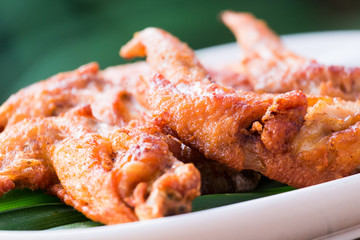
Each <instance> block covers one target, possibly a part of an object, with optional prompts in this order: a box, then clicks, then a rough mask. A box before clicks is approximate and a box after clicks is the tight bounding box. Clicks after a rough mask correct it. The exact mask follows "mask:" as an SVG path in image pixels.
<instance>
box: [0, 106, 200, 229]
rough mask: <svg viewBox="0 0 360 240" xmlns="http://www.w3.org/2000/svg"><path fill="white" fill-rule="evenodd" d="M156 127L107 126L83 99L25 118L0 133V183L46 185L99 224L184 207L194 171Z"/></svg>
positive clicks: (195, 182)
mask: <svg viewBox="0 0 360 240" xmlns="http://www.w3.org/2000/svg"><path fill="white" fill-rule="evenodd" d="M158 131H159V130H158V129H157V128H156V127H152V126H146V127H145V126H144V127H141V128H118V127H114V126H110V125H107V124H105V123H102V122H99V121H98V120H96V119H95V118H93V116H92V114H91V110H90V107H89V106H87V107H84V108H81V109H78V110H74V111H71V112H68V113H66V114H65V115H62V116H59V117H47V118H42V117H41V118H34V119H30V120H25V121H23V122H20V123H18V124H15V125H12V126H11V127H9V128H7V129H6V130H5V131H4V132H3V133H1V135H0V143H1V144H0V145H1V146H0V158H1V161H0V163H1V165H0V176H1V178H2V179H4V181H1V182H0V189H1V190H2V193H4V192H6V191H9V190H11V189H12V188H14V187H28V188H31V189H38V188H40V189H44V190H48V191H50V192H53V193H55V194H57V195H58V196H59V197H60V198H61V199H62V200H63V201H64V202H65V203H66V204H68V205H71V206H74V208H76V209H77V210H79V211H81V212H82V213H84V214H85V215H86V216H87V217H89V218H90V219H92V220H94V221H99V222H102V223H105V224H115V223H123V222H129V221H136V220H137V219H141V220H143V219H151V218H157V217H161V216H168V215H173V214H178V213H184V212H188V211H190V209H191V201H192V200H193V199H194V198H195V197H196V196H198V195H199V191H200V174H199V172H198V170H197V169H196V168H195V167H194V166H193V165H192V164H183V163H182V162H180V161H179V160H177V159H176V158H175V157H174V156H173V155H172V153H171V152H170V151H169V149H168V146H167V144H166V143H165V142H164V141H162V140H161V138H159V137H156V136H155V135H154V133H155V132H158ZM59 181H60V183H59ZM9 186H10V187H9Z"/></svg>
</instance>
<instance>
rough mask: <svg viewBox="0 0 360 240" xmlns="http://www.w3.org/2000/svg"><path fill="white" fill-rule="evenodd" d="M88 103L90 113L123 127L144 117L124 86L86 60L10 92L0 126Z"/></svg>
mask: <svg viewBox="0 0 360 240" xmlns="http://www.w3.org/2000/svg"><path fill="white" fill-rule="evenodd" d="M88 104H90V105H91V109H92V111H93V113H94V116H95V117H96V118H98V119H100V120H102V121H104V122H106V123H108V124H112V125H117V126H125V125H127V123H128V122H129V121H131V120H133V119H142V118H145V119H146V109H145V108H142V107H141V105H139V104H137V101H136V100H135V99H133V97H132V95H131V94H129V93H128V92H127V90H126V88H124V86H122V85H114V84H113V83H112V82H110V81H106V80H104V79H103V78H102V77H101V76H100V75H99V66H98V64H96V63H90V64H87V65H84V66H82V67H80V68H78V69H77V70H75V71H71V72H66V73H60V74H57V75H55V76H53V77H51V78H49V79H47V80H44V81H41V82H38V83H35V84H33V85H31V86H29V87H26V88H24V89H22V90H20V91H19V92H17V93H16V94H13V95H12V96H11V97H10V98H9V99H8V100H7V101H6V102H5V103H4V104H2V105H1V107H0V127H1V129H4V128H6V127H7V126H11V125H12V124H15V123H17V122H19V121H22V120H24V119H31V118H34V117H39V116H58V115H59V114H61V113H65V112H67V111H69V110H71V109H73V108H75V107H78V106H84V105H88Z"/></svg>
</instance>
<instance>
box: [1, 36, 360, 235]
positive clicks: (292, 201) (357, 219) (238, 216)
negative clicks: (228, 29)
mask: <svg viewBox="0 0 360 240" xmlns="http://www.w3.org/2000/svg"><path fill="white" fill-rule="evenodd" d="M284 40H285V43H286V44H287V45H288V47H289V48H291V49H293V50H294V51H296V52H297V53H299V54H302V55H304V56H308V57H313V58H315V59H317V60H318V61H319V62H322V63H326V64H342V65H348V66H360V31H338V32H320V33H309V34H296V35H289V36H285V37H284ZM197 54H198V56H199V58H200V59H201V60H202V62H203V63H204V64H205V65H217V64H222V63H229V62H233V61H236V60H237V59H239V58H240V51H239V50H238V48H237V46H236V44H225V45H221V46H216V47H212V48H207V49H203V50H199V51H197ZM359 189H360V174H358V175H354V176H351V177H347V178H343V179H340V180H336V181H332V182H328V183H324V184H319V185H316V186H312V187H308V188H304V189H299V190H295V191H291V192H288V193H282V194H278V195H275V196H271V197H265V198H261V199H256V200H251V201H247V202H243V203H238V204H232V205H228V206H224V207H219V208H214V209H211V210H205V211H201V212H195V213H189V214H184V215H180V216H174V217H166V218H162V219H156V220H151V221H144V222H135V223H127V224H121V225H115V226H104V227H95V228H87V229H70V230H53V231H22V232H19V231H0V239H6V240H7V239H9V240H10V239H21V240H23V239H37V240H42V239H51V240H57V239H59V240H60V239H61V240H64V239H66V240H71V239H78V240H85V239H86V240H95V239H107V240H113V239H142V240H143V239H146V240H149V239H157V240H160V239H174V240H175V239H207V240H210V239H217V240H223V239H240V238H241V239H313V238H320V237H325V236H326V238H330V239H331V238H332V239H353V238H356V237H359V236H360V200H359V199H360V191H359Z"/></svg>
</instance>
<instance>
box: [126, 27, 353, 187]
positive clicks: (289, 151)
mask: <svg viewBox="0 0 360 240" xmlns="http://www.w3.org/2000/svg"><path fill="white" fill-rule="evenodd" d="M145 53H146V54H147V56H148V57H147V61H148V62H149V64H150V65H151V66H152V67H153V68H154V69H155V70H156V71H157V72H159V73H160V75H158V76H157V77H156V78H155V79H154V81H153V83H152V84H151V90H152V93H153V94H152V96H151V98H150V105H151V107H152V111H153V114H154V116H155V117H156V120H157V124H158V125H159V126H161V127H162V128H170V129H172V130H173V131H175V132H176V133H177V134H178V136H179V137H180V138H181V140H183V141H184V142H186V143H188V144H190V145H191V146H192V147H195V148H198V149H199V150H200V151H201V152H203V153H204V154H205V156H206V157H208V158H211V159H215V160H217V161H219V162H222V163H225V164H227V165H229V166H232V167H234V168H237V169H239V170H240V169H244V168H245V169H253V170H257V171H260V172H262V173H263V174H264V175H266V176H268V177H270V178H272V179H275V180H278V181H280V182H284V183H287V184H289V185H292V186H294V187H304V186H309V185H312V184H317V183H321V182H325V181H329V180H333V179H337V178H340V177H344V176H348V175H350V174H353V173H355V172H357V169H358V166H359V164H360V163H359V161H360V152H359V153H357V151H354V149H357V145H359V144H360V142H359V141H358V140H357V139H358V137H359V136H358V134H359V133H358V132H359V131H360V130H359V129H360V128H359V127H360V126H358V125H359V124H358V115H359V112H358V110H359V109H358V108H359V107H358V106H359V103H351V102H345V101H340V100H334V99H331V98H309V99H307V97H306V96H305V95H304V94H303V93H301V92H300V91H292V92H288V93H286V94H280V95H270V94H266V95H258V94H254V93H249V92H244V91H235V90H233V89H227V88H224V87H221V86H218V85H216V84H211V82H210V81H209V79H208V77H207V73H206V71H205V70H204V69H203V68H202V66H201V65H200V63H199V62H198V61H197V60H196V58H195V55H194V53H193V52H192V51H191V50H190V49H189V48H188V47H187V46H186V45H185V44H183V43H181V42H179V40H178V39H176V38H175V37H173V36H171V35H170V34H168V33H166V32H165V31H162V30H160V29H155V28H148V29H145V30H143V31H141V32H139V33H137V34H136V35H135V37H134V38H133V39H132V40H131V41H130V42H129V43H128V44H127V45H125V46H124V47H123V48H122V49H121V54H122V56H124V57H128V58H130V57H135V56H137V55H139V56H143V55H145ZM165 78H166V79H165ZM167 79H168V80H169V81H168V80H167ZM308 100H309V106H310V108H309V111H307V107H308ZM322 104H325V106H326V110H324V108H320V107H318V106H319V105H320V106H321V105H322ZM345 109H346V110H345ZM350 113H351V114H350ZM319 116H321V118H320V117H319ZM318 120H319V121H318ZM334 123H336V127H335V126H334ZM319 126H320V127H319ZM309 140H310V141H311V140H315V141H317V142H318V143H319V144H315V145H311V144H310V146H312V147H310V148H309V147H308V148H303V146H309V144H305V143H306V142H307V141H309ZM314 156H315V157H314Z"/></svg>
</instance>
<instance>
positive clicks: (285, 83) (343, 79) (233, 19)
mask: <svg viewBox="0 0 360 240" xmlns="http://www.w3.org/2000/svg"><path fill="white" fill-rule="evenodd" d="M221 18H222V20H223V22H224V23H225V24H226V26H228V27H229V28H230V30H231V31H232V32H233V33H234V35H235V37H236V39H237V41H238V44H239V45H240V46H241V47H242V49H243V51H244V59H243V60H242V62H241V63H239V64H238V68H237V69H238V71H239V72H242V73H243V74H245V75H248V76H249V78H250V81H251V82H252V84H253V87H254V89H255V91H257V92H261V93H262V92H270V93H271V92H272V93H283V92H287V91H291V90H302V91H303V92H304V93H307V94H313V95H317V96H330V97H340V98H342V99H345V100H356V99H360V68H345V67H341V66H325V65H322V64H320V63H318V62H316V61H315V60H313V59H306V58H304V57H301V56H298V55H297V54H295V53H293V52H291V51H290V50H288V49H287V48H286V47H285V46H284V45H283V44H282V42H281V40H280V38H279V37H278V36H277V35H276V34H275V33H274V32H273V31H271V30H270V29H269V28H268V27H267V25H266V23H265V22H263V21H261V20H257V19H256V18H255V17H254V16H253V15H251V14H249V13H236V12H231V11H225V12H224V13H223V14H222V15H221Z"/></svg>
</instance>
